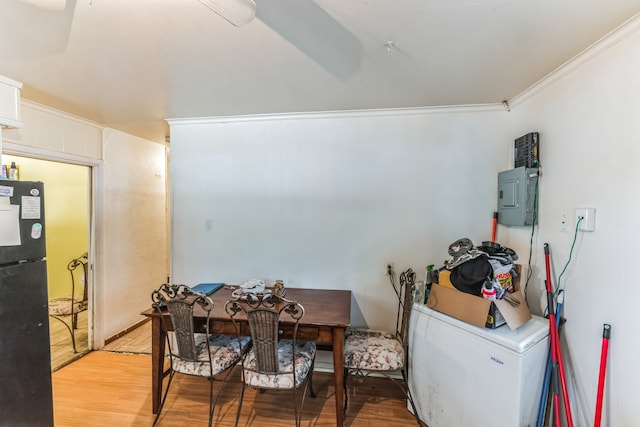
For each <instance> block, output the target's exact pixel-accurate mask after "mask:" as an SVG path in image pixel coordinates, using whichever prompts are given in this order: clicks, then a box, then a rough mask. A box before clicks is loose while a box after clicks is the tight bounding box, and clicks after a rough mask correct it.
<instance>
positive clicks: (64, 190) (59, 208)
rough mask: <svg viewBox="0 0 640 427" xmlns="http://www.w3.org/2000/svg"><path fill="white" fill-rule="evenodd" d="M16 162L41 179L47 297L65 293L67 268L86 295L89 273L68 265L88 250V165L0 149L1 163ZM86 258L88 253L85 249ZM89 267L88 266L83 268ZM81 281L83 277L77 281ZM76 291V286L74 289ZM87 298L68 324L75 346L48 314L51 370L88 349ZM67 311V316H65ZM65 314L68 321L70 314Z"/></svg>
mask: <svg viewBox="0 0 640 427" xmlns="http://www.w3.org/2000/svg"><path fill="white" fill-rule="evenodd" d="M12 162H13V163H15V165H16V167H17V168H18V179H19V180H21V181H41V182H43V183H44V212H45V230H46V231H45V233H46V234H45V238H46V250H47V282H48V293H49V300H52V299H54V298H59V297H65V296H69V295H70V294H71V283H72V277H71V274H74V278H73V280H75V286H76V289H77V288H78V285H81V286H82V287H84V286H87V287H88V290H89V295H91V293H92V292H91V286H90V285H91V279H90V278H91V275H90V274H88V275H87V279H88V280H86V282H85V279H84V275H82V274H80V275H79V274H78V273H79V272H80V271H81V270H82V269H78V270H75V271H73V272H72V271H70V270H69V268H68V267H69V265H70V262H71V261H72V260H74V259H78V258H80V257H82V255H84V254H85V253H87V254H88V253H89V248H90V241H91V240H90V238H91V236H90V230H91V206H92V203H91V188H92V186H91V176H92V170H91V167H90V166H84V165H77V164H72V163H65V162H59V161H51V160H41V159H35V158H29V157H23V156H16V155H9V154H3V155H2V163H3V164H5V165H11V163H12ZM89 259H91V257H90V254H89ZM89 271H91V269H89ZM82 282H85V283H82ZM77 293H78V292H76V294H77ZM91 309H92V304H90V303H89V304H88V309H87V310H84V311H81V312H80V313H79V314H78V320H77V329H74V336H75V341H76V351H75V352H74V349H73V345H72V340H71V334H70V331H69V330H68V329H67V327H66V326H65V325H64V324H63V323H62V322H61V321H60V320H57V319H54V318H50V322H49V326H50V331H51V334H50V335H51V366H52V369H53V370H56V369H58V368H60V367H62V366H64V365H66V364H68V363H69V362H71V361H73V360H75V359H77V358H78V357H81V356H82V355H83V354H85V353H86V352H88V351H89V350H90V349H91V342H92V341H91V338H92V334H91V325H92V321H91V319H92V316H91V313H92V311H91ZM68 317H69V316H68ZM62 320H66V321H67V322H66V323H68V324H71V319H70V317H69V318H68V319H65V318H64V317H63V318H62Z"/></svg>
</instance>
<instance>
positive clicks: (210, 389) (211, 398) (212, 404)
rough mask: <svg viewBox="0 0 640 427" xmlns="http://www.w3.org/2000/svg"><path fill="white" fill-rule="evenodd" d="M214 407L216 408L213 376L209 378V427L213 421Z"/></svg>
mask: <svg viewBox="0 0 640 427" xmlns="http://www.w3.org/2000/svg"><path fill="white" fill-rule="evenodd" d="M213 408H215V404H214V403H213V378H209V427H211V425H212V423H213Z"/></svg>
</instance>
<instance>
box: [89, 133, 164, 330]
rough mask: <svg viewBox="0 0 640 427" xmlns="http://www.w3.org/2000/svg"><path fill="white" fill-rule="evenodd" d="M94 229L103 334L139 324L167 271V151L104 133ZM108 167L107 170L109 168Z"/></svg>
mask: <svg viewBox="0 0 640 427" xmlns="http://www.w3.org/2000/svg"><path fill="white" fill-rule="evenodd" d="M103 152H104V165H105V167H104V168H102V169H101V174H100V176H99V185H100V188H101V190H102V191H101V195H100V196H99V197H100V199H99V200H98V201H97V202H98V203H99V205H98V207H97V223H98V224H99V226H98V227H97V228H96V233H97V236H96V237H97V238H98V239H99V242H100V243H99V244H97V245H96V249H97V252H98V253H101V254H102V257H103V258H102V259H103V266H104V268H102V269H101V271H100V272H98V273H97V274H99V275H100V277H101V282H102V284H103V285H102V286H101V294H100V295H98V296H97V299H98V300H100V301H104V306H103V310H102V316H103V317H102V319H101V320H102V322H101V323H102V324H103V325H104V336H105V337H110V336H113V335H114V334H116V333H118V332H120V331H122V330H124V329H126V328H127V327H129V326H131V325H132V324H134V323H137V322H139V321H140V320H142V318H141V317H140V313H141V312H142V311H144V310H146V309H147V308H149V307H150V304H151V292H152V291H153V289H155V288H157V287H158V286H159V285H160V284H162V283H164V282H166V279H167V275H168V271H167V268H166V267H167V266H168V253H167V252H168V251H167V226H166V221H167V215H166V213H167V212H166V177H165V171H166V168H165V147H164V146H163V145H160V144H157V143H154V142H151V141H148V140H145V139H141V138H138V137H135V136H132V135H129V134H126V133H124V132H120V131H117V130H114V129H106V130H105V133H104V147H103ZM107 165H108V166H107Z"/></svg>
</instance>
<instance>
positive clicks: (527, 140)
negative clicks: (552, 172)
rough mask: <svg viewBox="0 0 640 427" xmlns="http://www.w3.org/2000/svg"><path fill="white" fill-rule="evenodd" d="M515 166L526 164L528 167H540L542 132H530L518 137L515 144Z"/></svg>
mask: <svg viewBox="0 0 640 427" xmlns="http://www.w3.org/2000/svg"><path fill="white" fill-rule="evenodd" d="M513 158H514V166H513V167H514V168H519V167H520V166H524V167H527V168H539V167H540V160H539V159H540V134H539V133H538V132H529V133H528V134H526V135H523V136H521V137H520V138H516V140H515V141H514V144H513Z"/></svg>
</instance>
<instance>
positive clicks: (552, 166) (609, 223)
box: [499, 19, 640, 426]
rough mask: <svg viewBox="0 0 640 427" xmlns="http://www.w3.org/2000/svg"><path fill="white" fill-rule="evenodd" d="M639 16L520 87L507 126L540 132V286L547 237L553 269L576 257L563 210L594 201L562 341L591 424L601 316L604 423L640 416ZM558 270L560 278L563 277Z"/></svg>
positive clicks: (577, 420)
mask: <svg viewBox="0 0 640 427" xmlns="http://www.w3.org/2000/svg"><path fill="white" fill-rule="evenodd" d="M639 28H640V19H636V20H635V21H633V22H631V23H630V24H629V25H628V26H626V27H625V28H623V29H622V30H620V31H619V32H618V33H616V34H614V35H612V36H611V37H610V38H609V39H607V40H605V41H603V43H601V44H600V45H599V46H598V47H595V48H593V49H592V50H591V51H589V52H587V53H586V54H585V55H583V56H582V57H580V58H577V59H576V60H575V61H573V62H572V63H571V64H568V65H567V66H566V67H564V68H563V69H562V70H559V72H558V73H556V74H555V75H554V76H551V77H549V78H548V79H547V80H545V81H544V82H541V83H540V84H539V85H538V86H537V87H535V88H532V89H531V91H530V92H529V93H527V94H523V96H522V97H521V99H520V100H518V101H517V102H514V103H513V104H512V105H513V108H512V111H511V113H510V126H511V130H510V134H511V135H520V134H523V133H526V132H527V131H529V130H532V129H535V130H538V131H539V132H540V133H541V137H540V139H541V164H542V177H541V180H540V203H539V206H540V224H539V230H538V234H537V237H536V239H535V240H534V245H535V246H534V253H535V257H536V258H535V263H536V269H535V280H534V281H533V285H532V286H531V289H530V292H529V296H530V300H533V301H534V302H536V300H539V298H538V297H537V296H536V295H539V294H540V293H541V292H542V290H543V286H544V285H543V280H544V274H545V268H544V258H543V253H542V248H543V244H544V243H545V242H546V243H549V246H550V251H551V259H552V266H553V271H554V277H556V278H557V277H558V275H559V274H560V273H561V271H562V269H563V267H564V265H565V264H566V262H567V260H568V259H569V253H570V249H571V245H572V242H573V237H574V230H573V227H575V221H573V222H572V227H570V228H571V230H570V232H561V231H560V218H561V215H562V214H567V215H568V216H569V217H570V218H572V219H573V217H574V210H575V208H579V207H592V208H595V209H596V230H595V231H594V232H592V233H585V232H579V234H578V235H577V239H576V243H575V248H574V251H573V255H572V260H571V263H570V264H569V267H568V268H567V271H566V272H565V273H564V275H563V278H562V281H561V283H560V285H561V286H562V287H564V288H565V313H564V314H565V317H566V318H567V323H566V324H565V326H564V328H563V331H562V334H563V338H564V341H565V346H564V349H565V352H564V353H563V356H564V358H565V361H566V364H567V365H568V370H567V372H568V374H569V379H570V386H572V387H574V388H575V390H572V393H573V395H572V402H571V403H572V405H573V408H574V411H573V412H574V424H575V425H579V426H585V425H593V417H594V411H595V398H596V391H597V380H598V369H599V366H600V353H601V345H602V329H603V324H604V323H609V324H611V325H612V334H611V336H612V337H611V341H610V347H609V364H608V367H607V383H606V388H605V392H606V394H605V396H606V398H605V404H604V409H605V411H604V415H603V418H602V425H604V426H638V425H640V412H638V407H637V406H638V397H637V387H638V384H640V365H639V364H638V360H640V339H638V329H637V327H638V325H639V324H640V309H639V308H638V304H639V303H640V286H639V281H638V267H637V266H638V256H637V250H636V244H637V243H638V242H639V241H640V232H639V231H638V226H637V224H636V223H635V221H636V220H637V219H638V217H639V215H638V212H640V198H639V197H638V191H637V188H638V187H639V186H640V166H639V165H638V163H639V162H640V120H639V119H640V31H638V29H639ZM499 234H500V235H501V236H502V237H505V238H506V239H507V241H506V243H508V244H510V245H512V247H517V248H518V249H517V250H518V251H519V252H520V253H524V252H525V251H528V245H529V235H528V232H526V231H524V230H510V229H500V230H499ZM556 280H557V279H556Z"/></svg>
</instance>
